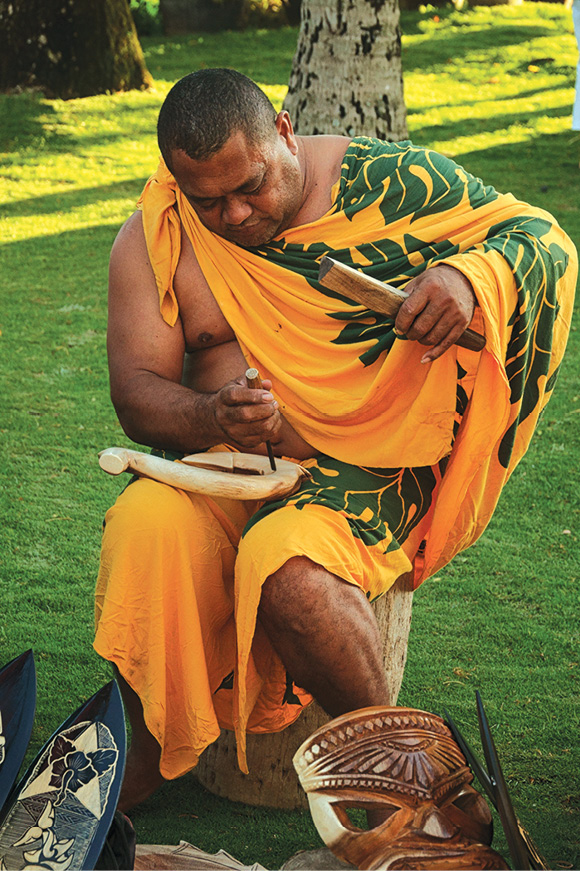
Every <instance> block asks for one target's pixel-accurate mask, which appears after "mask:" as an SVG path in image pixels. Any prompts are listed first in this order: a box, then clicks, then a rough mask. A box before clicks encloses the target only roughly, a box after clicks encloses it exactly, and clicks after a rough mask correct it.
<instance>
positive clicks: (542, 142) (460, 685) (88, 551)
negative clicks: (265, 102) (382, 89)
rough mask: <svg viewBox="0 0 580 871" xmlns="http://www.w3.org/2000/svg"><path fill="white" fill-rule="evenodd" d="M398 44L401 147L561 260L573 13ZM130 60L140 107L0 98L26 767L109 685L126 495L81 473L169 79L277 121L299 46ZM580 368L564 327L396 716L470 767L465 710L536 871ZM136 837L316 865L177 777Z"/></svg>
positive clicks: (288, 834)
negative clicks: (498, 492)
mask: <svg viewBox="0 0 580 871" xmlns="http://www.w3.org/2000/svg"><path fill="white" fill-rule="evenodd" d="M403 31H404V68H405V70H406V73H405V88H406V100H407V106H408V110H409V128H410V131H411V136H412V137H413V139H414V141H415V142H417V143H418V144H421V145H429V146H432V147H434V148H436V149H438V150H440V151H443V152H444V153H446V154H448V155H450V156H452V157H454V158H455V159H457V160H458V162H460V163H461V164H463V165H465V166H466V167H467V168H468V169H469V170H470V171H472V172H474V173H475V174H476V175H480V176H482V177H483V178H484V179H485V180H486V181H487V182H490V183H492V184H494V185H495V186H496V187H497V188H499V189H500V190H503V191H507V190H511V191H513V193H514V194H516V195H517V196H519V197H521V198H523V199H529V200H530V201H531V202H533V203H534V204H535V205H539V206H542V207H544V208H547V209H549V210H550V211H552V212H553V213H554V214H555V215H556V217H557V218H558V219H559V220H560V222H561V223H562V224H563V226H564V227H565V229H567V231H568V232H569V233H570V235H571V236H572V238H573V239H574V240H575V242H576V244H579V243H580V171H579V167H578V161H579V157H580V137H579V135H578V134H573V133H572V132H571V131H570V129H569V128H570V114H571V106H572V101H573V82H574V67H575V64H576V60H577V57H576V50H575V43H574V39H573V36H572V25H571V21H570V20H569V17H568V13H567V12H566V11H565V10H564V9H563V8H562V7H561V6H558V5H553V4H542V3H537V4H524V5H523V6H521V7H508V6H504V7H495V8H493V9H489V8H483V7H476V8H473V9H471V10H467V11H465V12H461V13H459V12H455V11H453V10H452V9H441V8H440V9H436V8H434V7H429V6H427V7H422V9H421V10H420V11H417V12H408V13H405V14H404V17H403ZM142 41H143V47H144V50H145V54H146V60H147V65H148V68H149V70H150V72H151V73H152V75H153V76H154V78H155V80H156V84H155V88H154V89H153V90H151V91H148V92H144V93H141V92H132V93H126V94H118V95H111V96H99V97H93V98H88V99H84V100H71V101H68V102H61V101H49V100H45V99H42V98H41V97H40V96H39V95H37V94H33V93H24V94H20V95H14V96H0V152H1V153H0V202H1V203H2V206H1V215H2V219H1V226H0V234H1V237H0V241H1V247H0V270H1V274H2V275H3V277H4V283H3V287H2V313H1V321H0V327H1V330H2V334H1V336H0V349H1V350H0V367H1V368H0V371H1V374H2V378H3V382H2V383H3V392H2V397H3V401H2V413H1V419H0V429H1V435H2V441H1V448H0V450H1V461H2V477H3V486H2V490H1V492H0V500H1V503H2V516H3V523H2V527H1V530H0V537H1V538H0V596H1V601H2V609H1V612H0V613H1V616H0V662H6V661H7V660H8V659H10V658H12V657H13V656H15V655H16V654H17V653H19V652H21V651H22V650H24V649H26V648H28V647H33V648H34V651H35V655H36V659H37V665H38V672H39V698H38V712H37V719H36V725H35V730H34V734H33V747H32V749H34V750H37V749H38V748H39V746H40V744H41V743H42V742H43V741H45V740H46V739H47V738H48V737H49V735H50V734H51V732H52V731H53V729H54V728H55V727H56V726H57V725H58V723H59V722H60V721H61V720H62V719H64V717H65V716H66V715H67V714H68V713H69V712H70V711H71V710H72V709H73V708H74V707H76V706H77V705H78V704H80V702H81V701H82V700H84V699H85V698H87V697H88V696H89V695H90V694H91V693H92V692H94V691H95V690H96V689H97V688H98V687H99V686H100V685H101V684H102V683H103V682H105V681H107V680H108V679H109V677H110V673H109V668H108V666H107V665H106V664H105V663H103V662H101V661H100V660H99V658H98V657H97V656H96V655H95V654H94V653H93V652H92V649H91V639H92V602H91V596H92V587H93V583H94V578H95V575H96V571H97V563H98V552H99V540H100V523H101V519H102V517H103V515H104V512H105V510H106V508H107V507H108V505H109V504H110V503H111V502H112V501H113V499H114V498H115V495H116V493H117V492H118V491H119V489H120V487H121V484H120V483H119V482H118V481H115V480H112V479H110V478H107V477H106V476H105V475H103V473H102V472H100V470H99V469H98V466H97V461H96V455H97V452H98V451H99V450H101V449H102V448H104V447H107V446H109V445H113V444H128V441H127V439H126V438H125V437H124V435H123V433H122V432H121V430H120V427H119V425H118V423H117V422H116V419H115V415H114V412H113V409H112V407H111V405H110V403H109V400H108V386H107V372H106V355H105V327H106V280H107V276H106V272H107V259H108V251H109V249H110V246H111V244H112V241H113V239H114V237H115V234H116V232H117V230H118V228H119V226H120V224H121V223H122V222H123V220H124V219H125V218H126V217H127V216H128V215H129V214H130V213H131V211H132V210H133V208H134V203H135V200H136V199H137V196H138V194H139V192H140V189H141V187H142V185H143V182H144V181H145V179H146V178H147V176H148V175H149V174H150V172H151V171H152V170H153V169H154V167H155V164H156V160H157V157H156V145H155V136H154V130H155V122H156V114H157V111H158V109H159V106H160V103H161V101H162V99H163V97H164V95H165V93H166V92H167V90H168V89H169V87H170V86H171V84H172V83H173V82H174V81H175V80H176V79H177V78H179V77H180V76H181V75H184V74H185V73H187V72H189V71H191V70H192V69H195V68H198V67H201V66H220V65H231V66H235V67H237V68H239V69H240V70H241V71H243V72H245V73H246V74H248V75H250V76H252V77H253V78H255V79H256V80H257V81H258V82H260V83H261V84H262V85H263V86H264V88H265V90H266V91H267V93H268V94H269V96H270V97H271V98H272V99H273V101H274V102H275V103H276V104H277V105H280V103H281V101H282V99H283V97H284V94H285V89H286V82H287V80H288V74H289V70H290V64H291V60H292V55H293V51H294V46H295V43H296V31H295V30H293V29H290V28H282V29H279V30H276V31H270V30H249V31H247V32H245V33H229V34H219V35H198V34H189V35H187V36H184V37H174V38H171V39H167V38H161V37H160V36H159V35H152V36H146V37H144V38H143V40H142ZM579 353H580V348H579V341H578V333H577V331H576V326H575V325H573V328H572V333H571V341H570V347H569V351H568V356H567V359H566V360H565V364H564V367H563V370H562V374H561V376H560V380H559V382H558V385H557V387H556V393H555V396H554V398H553V400H552V401H551V404H550V405H549V406H548V409H547V411H546V413H545V415H544V417H543V420H542V422H541V425H540V427H539V431H538V432H537V434H536V437H535V439H534V442H533V444H532V447H531V449H530V451H529V453H528V455H527V456H526V457H525V458H524V460H523V462H522V463H521V465H520V466H519V467H518V469H517V470H516V472H515V474H514V476H513V478H512V480H511V482H510V483H509V485H508V487H507V488H506V491H505V493H504V495H503V497H502V500H501V503H500V506H499V509H498V511H497V513H496V515H495V517H494V519H493V521H492V522H491V524H490V526H489V528H488V530H487V531H486V533H485V534H484V536H483V537H482V538H481V540H480V541H479V543H478V544H477V545H475V546H474V547H473V548H472V549H471V550H469V551H468V552H466V553H465V554H463V555H462V556H460V557H458V558H456V559H455V561H454V562H453V563H452V564H451V565H450V566H449V567H447V568H446V569H445V570H444V571H442V572H441V573H440V574H439V575H438V576H437V577H436V578H432V579H431V580H430V581H428V582H427V583H426V584H425V585H424V586H423V587H421V588H420V590H419V591H418V593H417V594H416V600H415V605H414V616H413V627H412V631H411V638H410V645H409V659H408V666H407V670H406V674H405V680H404V684H403V689H402V692H401V696H400V702H401V703H402V704H410V705H413V706H416V707H422V708H425V709H427V710H434V711H440V710H441V709H442V708H443V707H444V706H445V707H448V708H449V709H450V711H451V712H452V713H453V714H454V716H455V717H456V719H457V720H458V722H459V724H460V726H461V727H462V728H465V731H466V733H467V736H468V738H469V739H470V743H472V745H477V744H478V738H477V734H476V728H475V723H476V716H475V705H474V690H475V688H476V687H479V688H480V689H481V691H482V693H483V697H484V701H485V702H486V706H487V708H488V711H489V714H490V719H491V722H492V728H493V730H494V735H495V737H496V740H497V743H498V747H499V752H500V755H501V758H502V760H503V763H504V767H505V771H506V774H507V777H508V780H509V784H510V787H511V790H512V794H513V798H514V802H515V804H516V808H517V810H518V813H519V815H520V817H521V818H522V821H523V822H524V824H525V825H526V826H527V827H528V828H529V830H530V831H531V832H532V834H533V836H534V838H535V839H536V841H537V842H538V844H539V845H540V847H541V848H542V850H543V851H544V852H545V854H546V855H547V858H548V860H549V862H550V867H552V868H571V867H578V865H579V864H580V845H579V837H578V831H579V826H578V823H579V815H580V786H579V783H578V770H579V763H580V751H579V747H578V726H579V719H580V716H579V713H580V712H579V702H578V699H579V696H580V680H579V674H580V664H579V656H578V642H579V628H578V620H577V614H578V604H579V594H578V585H577V582H578V575H579V557H578V519H579V503H578V495H577V494H578V457H579V455H580V451H579V447H580V444H579V440H580V437H579V428H578V422H579V420H580V418H579V417H578V415H579V414H580V390H579V388H578V380H577V375H576V372H577V367H578V357H579ZM132 816H133V820H134V823H135V825H136V827H137V830H138V835H139V839H140V840H141V841H142V842H152V843H176V842H177V841H178V840H179V838H180V837H183V838H185V839H187V840H190V841H191V842H193V843H195V844H197V845H198V846H200V847H202V848H203V849H206V850H210V851H213V850H217V849H218V848H219V847H223V848H225V849H227V850H228V851H230V852H231V853H233V854H234V855H236V856H237V857H238V858H240V859H241V860H243V861H247V862H253V861H256V860H257V861H260V862H262V863H263V864H264V865H266V866H267V867H270V868H275V867H278V866H279V865H280V864H281V862H282V861H283V860H284V859H285V858H287V857H288V856H289V855H290V854H291V853H292V852H294V851H296V850H298V849H303V848H308V847H310V846H316V845H317V844H318V839H317V836H316V834H315V832H314V830H313V828H312V825H311V823H310V819H309V817H308V815H307V814H300V813H285V812H275V811H265V810H255V809H252V808H247V807H244V806H241V805H231V804H230V803H229V802H227V801H222V800H219V799H216V798H214V797H212V796H209V795H208V794H207V793H205V792H204V791H203V790H202V789H201V788H200V787H199V786H197V785H196V783H195V781H193V779H192V778H191V777H185V778H183V779H182V780H181V781H179V782H176V783H170V784H167V785H166V786H164V787H163V789H162V790H161V791H160V793H158V794H157V795H156V796H154V797H153V798H152V799H150V800H149V802H147V803H146V804H145V805H144V806H143V807H141V808H140V809H138V810H136V811H135V812H134V814H133V815H132ZM497 846H498V848H499V849H500V850H505V842H504V841H503V839H502V837H501V835H500V836H499V838H498V840H497Z"/></svg>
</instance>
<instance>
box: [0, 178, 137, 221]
mask: <svg viewBox="0 0 580 871" xmlns="http://www.w3.org/2000/svg"><path fill="white" fill-rule="evenodd" d="M146 181H147V177H146V176H135V178H128V179H124V180H123V181H118V182H115V183H114V184H103V185H98V186H95V187H89V188H80V189H79V188H75V189H74V190H71V191H59V192H58V193H56V194H46V195H45V196H40V197H28V198H27V199H23V200H16V201H12V202H9V203H5V204H4V205H3V206H2V213H3V215H4V216H5V217H7V218H17V217H18V218H23V217H28V216H31V215H51V214H58V213H59V212H66V211H68V210H70V209H77V208H81V207H82V206H88V205H91V204H93V203H98V202H104V201H106V200H116V199H126V198H128V197H131V198H133V199H134V200H135V201H137V198H138V197H139V195H140V194H141V191H142V190H143V187H144V185H145V182H146ZM128 216H129V215H128V214H127V217H128Z"/></svg>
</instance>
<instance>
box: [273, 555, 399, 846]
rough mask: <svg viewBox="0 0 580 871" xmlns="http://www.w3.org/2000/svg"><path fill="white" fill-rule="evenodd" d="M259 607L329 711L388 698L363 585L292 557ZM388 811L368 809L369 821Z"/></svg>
mask: <svg viewBox="0 0 580 871" xmlns="http://www.w3.org/2000/svg"><path fill="white" fill-rule="evenodd" d="M259 613H260V620H261V622H262V625H263V626H264V628H265V630H266V632H267V634H268V636H269V638H270V643H271V644H272V647H273V648H274V649H275V650H276V652H277V654H278V656H279V657H280V659H281V660H282V662H283V663H284V665H285V666H286V668H287V670H288V673H289V674H290V675H291V676H292V679H293V681H294V682H295V683H296V684H297V685H298V686H299V687H302V688H303V689H305V690H307V691H308V692H310V693H311V695H313V696H314V698H315V699H316V701H317V702H318V704H319V705H320V706H321V707H322V708H324V710H325V711H326V712H327V714H330V715H331V716H332V717H338V716H339V715H340V714H346V713H348V712H349V711H355V710H357V709H359V708H366V707H371V706H373V705H389V704H391V699H390V696H389V690H388V687H387V682H386V677H385V670H384V667H383V655H382V653H383V645H382V641H381V637H380V634H379V628H378V625H377V621H376V618H375V615H374V612H373V609H372V608H371V606H370V604H369V602H368V601H367V599H366V597H365V595H364V593H363V592H362V591H361V590H360V589H359V588H358V587H355V586H353V585H352V584H349V583H347V582H346V581H343V580H342V579H341V578H338V577H336V575H333V574H331V573H330V572H327V571H326V569H323V568H322V566H319V565H317V564H316V563H313V562H312V561H311V560H309V559H308V558H307V557H294V558H293V559H291V560H288V562H287V563H286V564H285V565H284V566H282V568H281V569H279V571H277V572H276V573H275V574H273V575H271V576H270V577H269V578H268V580H267V581H266V583H265V584H264V587H263V591H262V601H261V604H260V612H259ZM388 816H389V814H388V813H386V812H385V811H382V810H378V809H377V810H369V811H367V824H368V827H369V828H370V829H372V828H375V827H376V826H379V825H381V823H383V822H384V821H385V820H386V819H387V818H388Z"/></svg>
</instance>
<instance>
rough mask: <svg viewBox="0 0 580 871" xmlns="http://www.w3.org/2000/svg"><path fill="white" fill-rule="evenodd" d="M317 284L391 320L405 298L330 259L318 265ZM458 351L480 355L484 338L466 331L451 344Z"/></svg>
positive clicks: (383, 284) (403, 295) (326, 258)
mask: <svg viewBox="0 0 580 871" xmlns="http://www.w3.org/2000/svg"><path fill="white" fill-rule="evenodd" d="M318 281H319V282H320V284H322V286H323V287H328V289H329V290H335V291H337V293H341V294H342V295H343V296H346V297H348V298H349V299H354V301H355V302H359V303H360V304H361V305H364V306H365V308H368V309H370V310H371V311H373V312H378V313H379V314H381V315H389V317H392V318H395V317H396V316H397V312H398V311H399V309H400V308H401V305H402V304H403V302H404V301H405V300H406V299H407V298H408V297H409V294H408V293H405V291H404V290H400V289H399V288H398V287H393V286H392V285H391V284H385V283H384V282H382V281H378V280H377V279H376V278H371V276H370V275H365V274H364V273H363V272H359V271H358V270H357V269H353V268H352V267H351V266H346V265H345V264H344V263H339V262H338V260H334V259H333V258H332V257H323V258H322V260H321V261H320V269H319V271H318ZM455 344H456V345H460V346H461V347H462V348H467V349H468V350H470V351H483V349H484V348H485V336H482V335H480V334H479V333H476V332H475V331H474V330H470V329H467V330H465V331H464V333H463V334H462V335H461V336H460V337H459V338H458V339H457V341H456V342H455Z"/></svg>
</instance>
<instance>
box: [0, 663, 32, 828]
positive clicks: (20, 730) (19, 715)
mask: <svg viewBox="0 0 580 871" xmlns="http://www.w3.org/2000/svg"><path fill="white" fill-rule="evenodd" d="M35 709H36V672H35V669H34V656H33V654H32V650H27V651H26V653H22V654H21V655H20V656H17V657H16V658H15V659H13V660H12V661H11V662H9V663H8V665H5V666H4V668H3V669H2V670H1V671H0V819H1V817H2V807H3V805H4V802H5V801H6V799H7V798H8V795H9V793H10V790H11V789H12V787H13V786H14V781H15V780H16V777H17V776H18V772H19V771H20V766H21V765H22V760H23V759H24V754H25V753H26V748H27V747H28V742H29V741H30V734H31V732H32V724H33V722H34V711H35Z"/></svg>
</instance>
